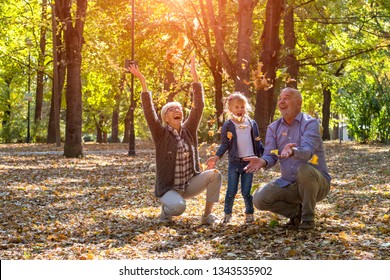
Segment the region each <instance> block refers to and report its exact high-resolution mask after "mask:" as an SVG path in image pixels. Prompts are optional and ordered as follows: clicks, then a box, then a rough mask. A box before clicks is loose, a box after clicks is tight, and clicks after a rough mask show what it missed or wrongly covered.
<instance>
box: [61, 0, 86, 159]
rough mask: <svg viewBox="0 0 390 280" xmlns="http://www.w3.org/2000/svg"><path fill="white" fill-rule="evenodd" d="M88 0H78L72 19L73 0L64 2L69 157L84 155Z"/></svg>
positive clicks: (67, 154) (65, 151)
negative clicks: (83, 87)
mask: <svg viewBox="0 0 390 280" xmlns="http://www.w3.org/2000/svg"><path fill="white" fill-rule="evenodd" d="M87 2H88V1H87V0H77V10H76V18H75V19H74V20H72V14H71V8H72V7H71V3H72V1H70V0H63V1H59V3H61V12H62V13H61V15H60V16H61V20H62V21H63V23H64V24H65V26H66V29H65V48H66V58H67V82H66V130H65V146H64V155H65V156H66V157H68V158H77V157H81V156H83V148H82V139H81V132H82V92H81V60H82V57H81V50H82V45H83V31H84V21H85V17H86V11H87Z"/></svg>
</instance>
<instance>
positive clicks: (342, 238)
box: [339, 231, 349, 242]
mask: <svg viewBox="0 0 390 280" xmlns="http://www.w3.org/2000/svg"><path fill="white" fill-rule="evenodd" d="M339 239H340V240H341V241H343V242H346V241H348V239H349V238H348V235H347V234H346V233H345V231H342V232H340V233H339Z"/></svg>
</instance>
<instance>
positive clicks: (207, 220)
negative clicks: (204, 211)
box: [201, 214, 219, 226]
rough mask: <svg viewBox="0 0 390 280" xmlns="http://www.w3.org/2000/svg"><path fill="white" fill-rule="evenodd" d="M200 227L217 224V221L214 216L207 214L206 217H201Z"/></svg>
mask: <svg viewBox="0 0 390 280" xmlns="http://www.w3.org/2000/svg"><path fill="white" fill-rule="evenodd" d="M201 222H202V225H209V226H212V225H214V224H216V223H219V219H218V217H217V216H215V215H214V214H209V215H207V216H206V217H205V216H204V215H202V221H201Z"/></svg>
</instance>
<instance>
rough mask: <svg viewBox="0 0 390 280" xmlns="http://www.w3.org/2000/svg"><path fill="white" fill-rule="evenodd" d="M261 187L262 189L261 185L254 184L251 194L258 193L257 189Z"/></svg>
mask: <svg viewBox="0 0 390 280" xmlns="http://www.w3.org/2000/svg"><path fill="white" fill-rule="evenodd" d="M259 187H260V184H253V185H252V188H251V191H250V194H251V195H252V194H253V193H254V192H255V191H256V189H258V188H259Z"/></svg>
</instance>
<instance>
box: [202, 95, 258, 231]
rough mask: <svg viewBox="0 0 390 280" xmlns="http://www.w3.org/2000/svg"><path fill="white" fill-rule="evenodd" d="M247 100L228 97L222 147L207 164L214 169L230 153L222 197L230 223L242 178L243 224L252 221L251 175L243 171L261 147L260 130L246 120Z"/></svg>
mask: <svg viewBox="0 0 390 280" xmlns="http://www.w3.org/2000/svg"><path fill="white" fill-rule="evenodd" d="M250 110H251V108H250V105H249V102H248V99H247V98H246V97H245V96H244V95H243V94H241V93H233V94H231V95H230V96H229V97H228V98H227V102H226V112H227V113H228V114H229V115H230V118H229V119H228V120H227V121H225V123H224V124H223V126H222V135H221V145H220V147H219V148H218V150H217V152H216V154H215V156H212V157H210V158H209V159H208V160H207V161H206V164H207V168H208V169H213V168H214V166H215V164H216V163H217V161H218V160H219V159H220V158H221V157H222V156H223V155H224V154H225V152H226V151H229V167H228V187H227V191H226V196H225V207H224V212H225V217H224V219H223V221H222V222H223V223H229V222H230V220H231V218H232V210H233V203H234V198H235V196H236V194H237V191H238V182H239V179H240V177H241V193H242V196H243V197H244V201H245V214H246V217H245V222H246V223H251V222H253V220H254V218H253V212H254V208H253V202H252V195H251V193H250V191H251V188H252V179H253V173H245V170H244V168H245V167H246V166H247V165H248V163H249V162H247V161H244V160H243V158H244V157H250V156H257V157H260V156H262V154H263V151H264V147H263V144H262V143H261V141H260V137H259V128H258V126H257V123H256V121H255V120H252V119H250V118H249V117H248V111H250Z"/></svg>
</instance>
